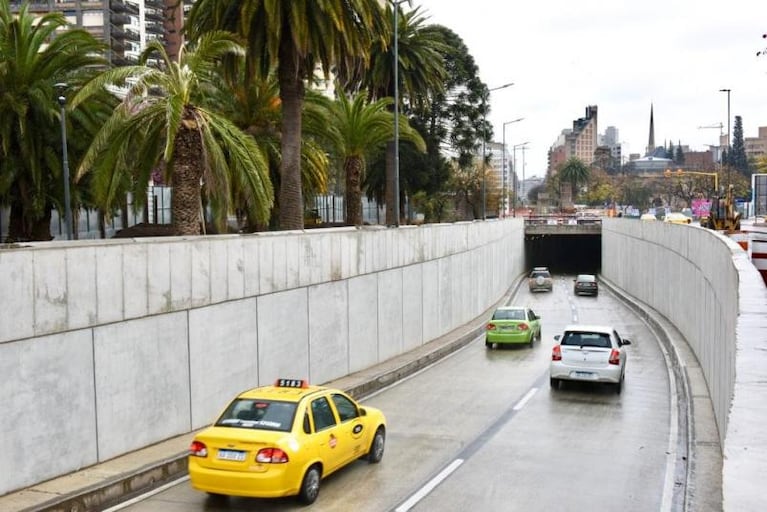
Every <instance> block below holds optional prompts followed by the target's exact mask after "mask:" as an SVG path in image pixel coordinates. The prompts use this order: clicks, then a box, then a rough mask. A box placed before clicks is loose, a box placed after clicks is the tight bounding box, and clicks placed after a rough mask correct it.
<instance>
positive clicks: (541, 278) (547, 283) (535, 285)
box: [527, 267, 554, 292]
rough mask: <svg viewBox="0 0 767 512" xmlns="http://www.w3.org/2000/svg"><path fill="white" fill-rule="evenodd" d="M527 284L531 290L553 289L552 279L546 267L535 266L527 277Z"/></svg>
mask: <svg viewBox="0 0 767 512" xmlns="http://www.w3.org/2000/svg"><path fill="white" fill-rule="evenodd" d="M527 285H528V286H529V288H530V291H531V292H538V291H544V292H550V291H551V290H553V289H554V281H553V280H552V279H551V274H550V273H549V269H548V268H546V267H535V268H534V269H533V270H532V272H530V277H528V278H527Z"/></svg>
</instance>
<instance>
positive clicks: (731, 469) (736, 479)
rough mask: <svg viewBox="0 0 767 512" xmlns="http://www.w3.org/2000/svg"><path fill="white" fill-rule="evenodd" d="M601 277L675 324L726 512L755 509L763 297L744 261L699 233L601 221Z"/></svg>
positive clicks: (760, 466)
mask: <svg viewBox="0 0 767 512" xmlns="http://www.w3.org/2000/svg"><path fill="white" fill-rule="evenodd" d="M602 274H603V275H604V276H605V277H607V278H608V279H609V280H611V281H612V282H613V283H615V284H616V285H618V286H619V287H620V288H622V289H624V290H626V291H628V292H629V293H630V294H631V295H633V296H634V297H636V298H638V299H640V300H641V301H643V302H646V303H648V304H652V305H653V307H654V309H656V310H657V311H660V312H661V313H662V314H663V315H664V316H666V318H668V319H669V320H670V321H671V322H672V323H674V324H675V325H676V326H677V328H678V329H679V331H680V332H681V333H682V334H683V335H684V336H685V338H686V339H687V342H688V344H689V345H690V347H691V348H692V350H693V351H694V352H695V355H696V356H697V358H698V362H699V363H700V365H701V368H702V370H703V374H704V376H705V379H706V382H707V384H708V389H709V393H710V395H711V401H712V404H713V407H714V414H715V417H716V423H717V425H718V428H719V438H720V441H721V445H722V449H723V455H724V467H723V474H722V484H723V489H722V491H723V497H724V504H723V505H724V507H723V509H724V510H732V511H741V510H761V509H762V508H764V505H763V501H764V497H763V496H762V493H761V488H762V486H763V482H764V481H765V478H767V463H766V462H765V461H767V434H765V432H766V431H767V428H765V426H767V378H765V376H767V316H765V310H766V309H767V289H765V287H764V284H763V283H762V280H761V277H760V275H759V273H758V271H757V270H756V268H755V267H754V266H753V265H752V264H751V262H750V261H749V259H748V255H747V254H746V253H745V252H744V251H743V250H742V249H741V248H740V247H739V246H738V245H737V244H736V243H735V242H733V241H732V240H730V239H729V238H727V237H725V236H723V235H721V234H719V233H716V232H713V231H710V230H707V229H703V228H698V227H693V226H681V225H674V224H667V223H663V222H638V221H632V220H627V219H605V220H604V222H603V225H602Z"/></svg>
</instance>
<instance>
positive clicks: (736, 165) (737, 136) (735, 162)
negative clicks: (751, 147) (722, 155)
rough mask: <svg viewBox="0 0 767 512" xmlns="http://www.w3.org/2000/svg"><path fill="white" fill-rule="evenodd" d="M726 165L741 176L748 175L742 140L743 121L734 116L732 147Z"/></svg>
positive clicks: (746, 158) (744, 147)
mask: <svg viewBox="0 0 767 512" xmlns="http://www.w3.org/2000/svg"><path fill="white" fill-rule="evenodd" d="M727 164H728V165H730V166H731V167H732V168H733V169H735V170H736V171H738V172H739V173H741V174H743V175H748V157H747V156H746V146H745V143H744V140H743V119H742V118H741V117H740V116H735V126H734V127H733V130H732V147H731V148H730V152H729V153H728V155H727Z"/></svg>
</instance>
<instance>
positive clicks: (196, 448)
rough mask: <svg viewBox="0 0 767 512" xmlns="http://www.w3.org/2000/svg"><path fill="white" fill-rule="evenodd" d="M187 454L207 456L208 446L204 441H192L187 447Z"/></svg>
mask: <svg viewBox="0 0 767 512" xmlns="http://www.w3.org/2000/svg"><path fill="white" fill-rule="evenodd" d="M189 455H194V456H195V457H207V456H208V447H207V446H205V443H201V442H200V441H192V445H191V446H190V447H189Z"/></svg>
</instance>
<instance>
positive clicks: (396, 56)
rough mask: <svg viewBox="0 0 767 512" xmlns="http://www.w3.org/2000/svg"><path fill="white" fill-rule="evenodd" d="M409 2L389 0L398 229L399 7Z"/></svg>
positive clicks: (395, 223) (394, 205) (394, 217)
mask: <svg viewBox="0 0 767 512" xmlns="http://www.w3.org/2000/svg"><path fill="white" fill-rule="evenodd" d="M410 1H411V0H389V3H391V4H392V11H394V14H393V17H394V27H393V28H394V62H393V63H392V65H393V66H394V180H393V181H394V183H393V184H392V190H393V196H394V197H393V198H392V205H393V206H392V209H393V210H394V211H393V219H392V220H393V221H394V226H395V227H399V42H398V40H399V16H398V13H399V6H400V5H401V4H403V3H405V2H407V3H410Z"/></svg>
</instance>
